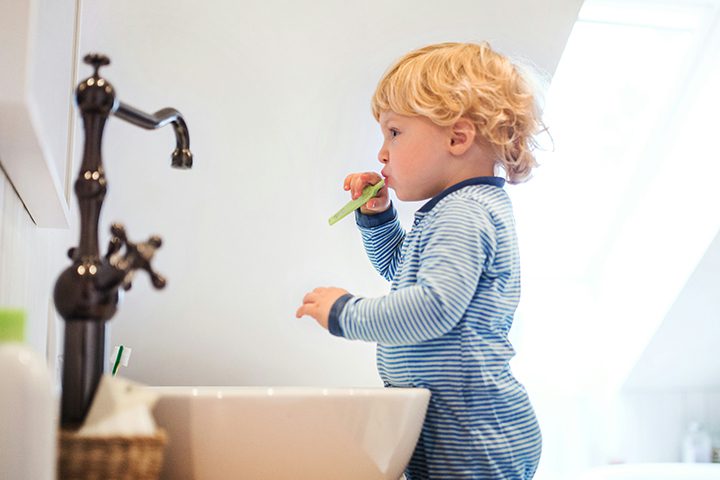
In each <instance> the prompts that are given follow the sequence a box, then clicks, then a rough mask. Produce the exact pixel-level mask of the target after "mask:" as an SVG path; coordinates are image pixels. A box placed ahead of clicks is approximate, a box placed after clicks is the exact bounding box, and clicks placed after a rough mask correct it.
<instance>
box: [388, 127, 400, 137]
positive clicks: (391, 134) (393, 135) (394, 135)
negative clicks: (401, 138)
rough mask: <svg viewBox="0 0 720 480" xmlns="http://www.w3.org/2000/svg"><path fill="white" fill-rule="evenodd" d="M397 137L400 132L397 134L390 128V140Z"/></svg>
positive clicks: (395, 130) (394, 129)
mask: <svg viewBox="0 0 720 480" xmlns="http://www.w3.org/2000/svg"><path fill="white" fill-rule="evenodd" d="M398 135H400V132H399V131H398V130H397V129H396V128H391V129H390V136H391V137H392V138H395V137H397V136H398Z"/></svg>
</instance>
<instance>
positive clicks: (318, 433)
mask: <svg viewBox="0 0 720 480" xmlns="http://www.w3.org/2000/svg"><path fill="white" fill-rule="evenodd" d="M152 389H153V390H154V391H156V392H159V393H160V399H159V400H158V402H157V405H156V406H155V410H154V413H155V418H156V420H157V423H158V425H159V426H161V427H162V428H164V429H165V430H167V432H168V436H169V440H168V445H167V448H166V450H165V466H164V469H163V473H162V475H161V479H162V480H191V479H192V480H224V479H241V478H242V479H251V480H285V479H288V480H290V479H292V480H301V479H312V480H325V479H327V480H338V479H343V480H354V479H358V480H374V479H378V480H380V479H383V480H384V479H388V480H398V478H400V476H401V475H402V473H403V471H404V469H405V467H406V466H407V463H408V461H409V460H410V456H411V455H412V452H413V449H414V448H415V444H416V443H417V439H418V437H419V435H420V430H421V428H422V424H423V420H424V419H425V412H426V410H427V405H428V401H429V399H430V392H429V391H428V390H426V389H414V388H299V387H274V388H270V387H152Z"/></svg>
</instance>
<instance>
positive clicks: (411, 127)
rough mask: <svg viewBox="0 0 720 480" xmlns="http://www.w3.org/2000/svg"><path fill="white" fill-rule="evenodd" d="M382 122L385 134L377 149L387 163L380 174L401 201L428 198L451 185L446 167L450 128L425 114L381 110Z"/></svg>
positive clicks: (382, 159) (380, 157)
mask: <svg viewBox="0 0 720 480" xmlns="http://www.w3.org/2000/svg"><path fill="white" fill-rule="evenodd" d="M379 121H380V128H381V129H382V133H383V137H384V141H383V144H382V147H381V148H380V151H379V152H378V160H380V162H381V163H383V164H384V165H385V166H384V167H383V169H382V172H381V173H382V176H383V177H385V183H386V185H387V186H388V187H389V188H392V189H393V190H395V194H396V195H397V197H398V198H399V199H400V200H405V201H417V200H426V199H428V198H432V197H434V196H435V195H437V194H438V193H440V192H442V191H443V190H444V189H445V188H447V187H449V186H450V185H452V182H450V181H449V172H448V168H447V167H448V160H449V158H448V156H449V146H450V140H451V136H450V129H449V128H443V127H440V126H438V125H436V124H435V123H433V122H432V121H431V120H429V119H428V118H426V117H422V116H417V117H408V116H405V115H399V114H397V113H394V112H383V113H381V114H380V119H379Z"/></svg>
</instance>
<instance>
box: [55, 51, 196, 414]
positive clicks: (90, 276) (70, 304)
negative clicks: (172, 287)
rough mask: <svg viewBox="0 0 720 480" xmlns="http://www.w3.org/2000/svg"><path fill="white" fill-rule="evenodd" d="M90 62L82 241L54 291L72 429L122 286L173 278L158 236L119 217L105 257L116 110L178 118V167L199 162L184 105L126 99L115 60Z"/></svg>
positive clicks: (150, 123)
mask: <svg viewBox="0 0 720 480" xmlns="http://www.w3.org/2000/svg"><path fill="white" fill-rule="evenodd" d="M84 62H85V63H86V64H89V65H92V66H93V68H94V70H95V71H94V73H93V74H92V75H91V76H90V77H88V78H86V79H85V80H83V81H82V82H80V83H79V84H78V86H77V89H76V90H75V99H76V102H77V106H78V108H79V109H80V112H81V115H82V120H83V125H84V128H85V149H84V152H83V159H82V165H81V166H80V171H79V173H78V177H77V180H76V181H75V186H74V190H75V194H76V195H77V197H78V204H79V207H80V242H79V244H78V246H77V247H74V248H71V249H70V250H69V251H68V257H70V260H72V264H71V265H70V266H69V267H68V268H66V269H65V270H64V271H63V272H62V273H61V274H60V276H59V277H58V279H57V281H56V283H55V290H54V294H53V297H54V301H55V308H56V309H57V311H58V313H59V314H60V315H61V316H62V317H63V319H64V320H65V341H64V345H65V350H64V354H63V373H62V398H61V423H62V425H63V427H68V428H73V427H76V426H79V424H80V423H81V422H82V421H83V420H84V418H85V416H86V414H87V411H88V409H89V408H90V404H91V402H92V399H93V397H94V395H95V390H96V389H97V386H98V383H99V382H100V377H101V376H102V374H103V373H104V372H105V371H106V367H107V362H106V359H105V342H106V328H107V321H108V320H110V319H111V318H112V316H113V315H114V314H115V312H116V311H117V304H118V298H119V289H120V288H122V289H124V290H129V289H130V288H131V286H132V280H133V276H134V274H135V272H136V271H137V270H145V271H146V272H147V273H148V274H149V275H150V279H151V281H152V284H153V286H154V287H155V288H158V289H160V288H163V287H164V286H165V284H166V280H165V278H164V277H163V276H162V275H160V274H158V273H157V272H155V271H154V270H153V268H152V265H151V261H152V258H153V256H154V255H155V251H156V250H157V249H158V248H160V246H161V245H162V240H161V239H160V237H158V236H151V237H150V238H149V239H148V240H147V241H145V242H140V243H134V242H131V241H130V240H128V237H127V235H126V232H125V227H123V226H122V225H121V224H118V223H115V224H113V225H112V226H111V228H110V233H111V238H110V243H109V245H108V249H107V252H106V254H105V255H104V256H102V257H101V256H100V251H99V247H98V222H99V219H100V210H101V208H102V203H103V200H104V198H105V194H106V192H107V180H106V178H105V172H104V170H103V165H102V156H101V143H102V135H103V129H104V127H105V122H106V121H107V119H108V117H109V116H110V115H115V116H116V117H118V118H121V119H123V120H125V121H127V122H130V123H132V124H133V125H137V126H139V127H142V128H145V129H156V128H160V127H163V126H165V125H167V124H172V126H173V129H174V131H175V138H176V148H175V150H174V151H173V153H172V156H171V165H172V166H173V167H175V168H181V169H188V168H191V167H192V163H193V157H192V153H191V152H190V137H189V134H188V130H187V126H186V125H185V120H184V119H183V117H182V115H181V114H180V113H179V112H178V111H177V110H174V109H172V108H164V109H162V110H159V111H157V112H155V113H154V114H147V113H144V112H141V111H140V110H137V109H135V108H133V107H131V106H129V105H126V104H124V103H122V102H120V101H119V100H118V99H117V97H116V95H115V89H114V88H113V86H112V85H111V84H110V83H109V82H108V81H107V80H106V79H104V78H102V77H101V76H100V74H99V70H100V67H102V66H105V65H109V64H110V59H109V58H108V57H106V56H104V55H100V54H90V55H87V56H85V58H84ZM123 247H124V251H123Z"/></svg>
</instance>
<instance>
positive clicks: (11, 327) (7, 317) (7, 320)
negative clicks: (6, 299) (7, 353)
mask: <svg viewBox="0 0 720 480" xmlns="http://www.w3.org/2000/svg"><path fill="white" fill-rule="evenodd" d="M24 341H25V311H24V310H20V309H10V308H0V342H24Z"/></svg>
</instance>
